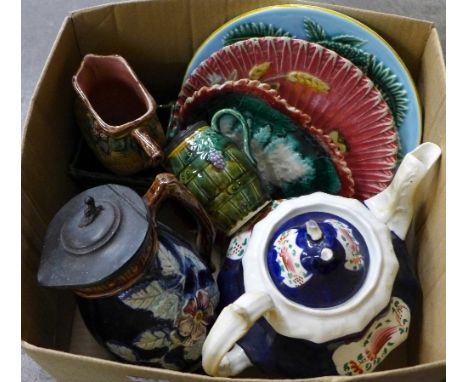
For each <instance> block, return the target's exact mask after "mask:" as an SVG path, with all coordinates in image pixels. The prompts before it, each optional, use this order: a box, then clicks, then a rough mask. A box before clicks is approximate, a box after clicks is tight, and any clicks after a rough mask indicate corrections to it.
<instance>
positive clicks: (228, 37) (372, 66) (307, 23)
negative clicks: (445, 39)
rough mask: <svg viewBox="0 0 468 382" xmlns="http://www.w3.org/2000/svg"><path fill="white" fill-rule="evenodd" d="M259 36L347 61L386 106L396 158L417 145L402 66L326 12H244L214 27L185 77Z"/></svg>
mask: <svg viewBox="0 0 468 382" xmlns="http://www.w3.org/2000/svg"><path fill="white" fill-rule="evenodd" d="M261 36H289V37H296V38H300V39H304V40H306V41H311V42H316V43H319V44H321V45H322V46H324V47H326V48H329V49H332V50H334V51H336V52H337V53H338V54H340V55H341V56H343V57H345V58H347V59H349V60H350V61H351V62H353V63H354V64H355V65H357V66H358V67H359V68H360V69H361V70H362V71H363V72H364V73H365V74H366V75H367V76H368V77H369V78H371V79H372V81H373V82H374V83H375V85H376V87H377V88H378V89H379V90H380V91H381V92H382V94H383V96H384V98H385V100H386V101H387V103H388V104H389V106H390V109H391V110H392V113H393V115H394V118H395V123H396V126H397V128H398V132H399V136H400V145H401V147H400V156H402V155H404V154H406V153H407V152H409V151H411V150H412V149H414V148H415V147H416V146H417V145H418V144H419V142H420V140H421V129H422V127H421V126H422V117H421V109H420V106H419V99H418V95H417V90H416V87H415V85H414V83H413V80H412V79H411V75H410V73H409V71H408V69H407V68H406V66H405V64H404V63H403V61H402V60H401V58H400V57H399V56H398V54H397V53H396V52H395V51H394V50H393V48H392V47H391V46H390V45H389V44H388V43H387V42H386V41H385V40H384V39H383V38H382V37H380V36H379V35H378V34H377V33H376V32H375V31H374V30H372V29H370V28H369V27H367V26H366V25H364V24H362V23H361V22H359V21H357V20H355V19H353V18H351V17H349V16H347V15H344V14H341V13H338V12H335V11H332V10H329V9H325V8H320V7H315V6H309V5H299V4H288V5H278V6H271V7H265V8H260V9H257V10H253V11H251V12H248V13H245V14H242V15H240V16H238V17H236V18H234V19H233V20H231V21H229V22H227V23H226V24H224V25H222V26H221V27H220V28H218V29H217V30H216V31H215V32H213V33H212V34H211V35H210V36H209V37H208V39H207V40H206V41H205V42H204V43H203V44H202V45H201V46H200V47H199V48H198V50H197V52H196V53H195V55H194V57H193V58H192V60H191V62H190V64H189V66H188V69H187V72H186V75H185V78H188V76H189V75H190V74H191V73H192V72H193V71H194V70H195V68H196V67H197V66H198V65H200V63H201V62H203V60H205V59H206V58H208V57H209V56H210V55H211V54H213V53H214V52H216V51H218V50H219V49H221V48H222V47H223V46H226V45H229V44H232V43H234V42H238V41H240V40H244V39H247V38H250V37H261Z"/></svg>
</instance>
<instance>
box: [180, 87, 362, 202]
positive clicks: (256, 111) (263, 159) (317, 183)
mask: <svg viewBox="0 0 468 382" xmlns="http://www.w3.org/2000/svg"><path fill="white" fill-rule="evenodd" d="M224 108H233V109H236V110H237V111H239V112H240V113H241V114H242V115H243V116H244V118H245V119H246V121H247V123H248V125H249V130H250V131H249V133H250V149H251V151H252V155H253V157H254V159H255V161H256V167H257V170H258V174H259V176H260V177H261V178H262V181H263V183H264V184H265V185H266V186H267V187H268V189H269V191H270V195H272V196H273V197H274V198H283V197H294V196H299V195H304V194H310V193H312V192H315V191H324V192H327V193H330V194H339V195H342V196H347V197H351V196H353V195H354V181H353V179H352V175H351V171H350V169H349V168H348V166H347V164H346V162H345V160H344V158H343V154H342V153H341V152H340V151H339V149H338V148H337V146H336V145H335V143H333V142H332V140H331V139H330V138H329V137H328V136H327V135H325V134H324V133H323V132H322V131H321V130H319V129H317V128H316V127H314V126H313V125H312V124H311V118H310V117H309V116H308V115H306V114H304V113H302V112H301V111H299V110H298V109H296V108H294V107H291V106H290V105H288V104H287V102H286V101H285V100H284V99H282V98H281V97H280V96H279V95H278V92H277V91H275V90H274V89H272V88H271V87H270V86H269V85H268V84H265V83H261V82H259V81H251V80H248V79H241V80H238V81H228V82H225V83H223V84H221V85H213V86H210V87H202V88H201V89H200V90H198V91H196V92H195V93H194V94H193V95H192V96H191V97H189V98H188V99H187V100H186V101H185V103H184V104H183V105H182V107H181V109H180V111H179V114H178V119H179V123H180V125H181V126H182V127H185V126H189V125H191V124H193V123H196V122H198V121H202V120H203V121H210V120H211V118H212V117H213V115H214V114H215V113H216V112H217V111H218V110H221V109H224ZM220 130H221V132H222V133H223V135H225V136H227V137H229V138H231V139H232V140H234V141H235V142H236V143H237V144H238V145H242V142H243V134H242V126H240V124H239V123H238V121H237V120H236V119H235V118H233V117H232V116H230V115H226V116H224V117H223V118H222V119H221V120H220Z"/></svg>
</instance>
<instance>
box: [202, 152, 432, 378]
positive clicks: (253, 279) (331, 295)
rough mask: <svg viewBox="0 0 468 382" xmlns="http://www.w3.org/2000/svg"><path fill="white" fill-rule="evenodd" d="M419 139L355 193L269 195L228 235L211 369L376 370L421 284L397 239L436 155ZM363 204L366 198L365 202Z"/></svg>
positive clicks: (406, 321) (399, 338) (282, 373)
mask: <svg viewBox="0 0 468 382" xmlns="http://www.w3.org/2000/svg"><path fill="white" fill-rule="evenodd" d="M440 153H441V151H440V148H439V147H438V146H436V145H434V144H432V143H424V144H422V145H420V146H419V147H417V148H416V149H415V150H414V151H412V152H411V153H409V154H407V155H406V156H405V158H404V159H403V161H402V163H401V165H400V167H399V169H398V171H397V173H396V175H395V177H394V179H393V181H392V183H391V184H390V186H389V187H388V188H387V189H386V190H384V191H383V192H381V193H380V194H377V195H376V196H374V197H372V198H370V199H368V200H366V201H365V202H364V204H363V203H361V202H359V201H358V200H355V199H347V198H343V197H341V196H333V195H328V194H325V193H321V192H317V193H313V194H310V195H306V196H301V197H297V198H293V199H289V200H284V201H282V202H279V203H275V205H274V206H273V207H272V210H271V211H270V212H269V213H268V215H266V217H264V218H263V219H262V220H260V221H259V222H258V223H256V224H255V226H254V227H253V230H251V231H250V230H246V231H244V232H241V233H238V234H237V235H236V236H235V237H234V238H233V239H232V241H231V244H230V247H229V249H228V256H227V258H226V261H225V264H224V266H223V269H222V270H221V272H220V274H219V278H218V284H219V288H220V294H221V304H220V306H225V308H224V309H223V310H222V312H221V314H220V316H219V317H218V319H217V320H216V322H215V324H214V326H213V328H212V329H211V331H210V333H209V335H208V337H207V339H206V341H205V343H204V345H203V351H202V360H203V368H204V369H205V371H206V372H207V373H208V374H210V375H213V376H232V375H236V374H238V373H239V372H241V371H242V370H244V369H245V368H247V367H249V366H252V365H255V366H256V367H257V368H258V369H260V370H261V371H263V372H265V373H266V374H267V375H269V376H276V377H283V378H288V377H289V378H306V377H316V376H321V375H333V374H341V375H354V374H361V373H365V372H370V371H372V370H374V368H375V367H377V365H379V364H380V363H381V361H382V360H383V359H384V358H385V357H386V356H387V355H388V354H389V353H390V352H391V351H392V350H393V349H394V348H395V347H397V346H398V345H399V344H401V343H402V342H403V341H404V340H405V339H406V338H407V336H408V331H409V326H410V320H411V315H412V314H414V312H415V309H416V307H417V305H418V301H419V298H420V287H419V283H418V280H417V278H416V276H415V273H414V272H413V270H412V267H411V265H410V263H411V261H410V258H409V256H408V254H407V252H406V246H405V243H404V242H403V240H404V238H405V236H406V233H407V230H408V227H409V224H410V222H411V219H412V214H413V209H414V196H415V191H416V188H417V185H418V184H419V183H420V181H421V180H422V178H423V177H424V176H425V174H426V173H427V172H428V171H429V169H430V168H431V166H432V165H433V164H434V163H435V161H436V160H437V158H438V157H439V156H440ZM366 207H367V208H366Z"/></svg>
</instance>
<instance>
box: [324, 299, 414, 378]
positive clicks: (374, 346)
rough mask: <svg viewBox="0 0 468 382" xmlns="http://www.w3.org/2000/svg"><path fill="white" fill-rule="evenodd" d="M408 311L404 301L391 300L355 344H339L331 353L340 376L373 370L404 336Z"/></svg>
mask: <svg viewBox="0 0 468 382" xmlns="http://www.w3.org/2000/svg"><path fill="white" fill-rule="evenodd" d="M410 320H411V312H410V309H409V307H408V306H407V305H406V304H405V302H404V301H403V300H402V299H400V298H398V297H392V299H391V302H390V306H389V308H388V310H387V311H386V313H385V314H384V315H383V316H382V317H380V318H379V319H377V320H376V321H375V322H374V323H373V324H372V326H371V327H370V328H369V329H368V330H367V331H366V332H365V333H364V335H363V337H362V338H361V339H360V340H359V341H356V342H351V343H349V344H345V345H342V346H340V347H338V348H337V349H336V350H335V352H334V353H333V357H332V358H333V362H334V363H335V366H336V370H337V371H338V373H339V374H341V375H356V374H363V373H368V372H370V371H372V370H374V369H375V368H376V367H377V366H378V365H379V364H380V363H381V362H382V361H383V360H384V359H385V357H386V356H387V355H388V354H389V353H390V352H391V351H392V350H393V349H395V348H396V347H397V346H398V345H400V344H401V343H402V342H403V341H405V340H406V338H407V337H408V331H409V326H410Z"/></svg>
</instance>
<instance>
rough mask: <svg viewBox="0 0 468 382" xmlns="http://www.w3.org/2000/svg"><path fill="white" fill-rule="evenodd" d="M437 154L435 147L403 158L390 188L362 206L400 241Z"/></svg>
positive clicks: (420, 148)
mask: <svg viewBox="0 0 468 382" xmlns="http://www.w3.org/2000/svg"><path fill="white" fill-rule="evenodd" d="M440 154H441V149H440V147H439V146H437V145H436V144H434V143H430V142H427V143H423V144H421V145H419V146H418V147H416V148H415V149H414V150H413V151H411V152H409V153H408V154H406V155H405V157H404V158H403V161H402V162H401V164H400V167H399V168H398V170H397V173H396V174H395V177H394V178H393V180H392V182H391V183H390V185H389V186H388V187H387V188H386V189H385V190H384V191H382V192H381V193H379V194H377V195H375V196H373V197H371V198H369V199H367V200H366V201H365V202H364V203H365V204H366V206H367V207H368V208H369V210H370V211H371V212H372V213H373V214H374V215H375V216H376V217H377V219H379V220H380V221H382V222H383V223H384V224H386V225H387V227H388V228H389V229H390V230H391V231H393V232H394V233H395V234H396V235H397V236H398V237H399V238H400V239H402V240H404V238H405V236H406V233H407V232H408V228H409V225H410V223H411V219H412V218H413V212H414V208H415V200H414V196H415V192H416V189H417V187H418V185H419V183H420V182H421V180H422V179H423V178H424V176H425V175H426V174H427V173H428V172H429V170H430V169H431V167H432V166H433V165H434V163H435V162H436V161H437V159H438V158H439V157H440Z"/></svg>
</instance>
